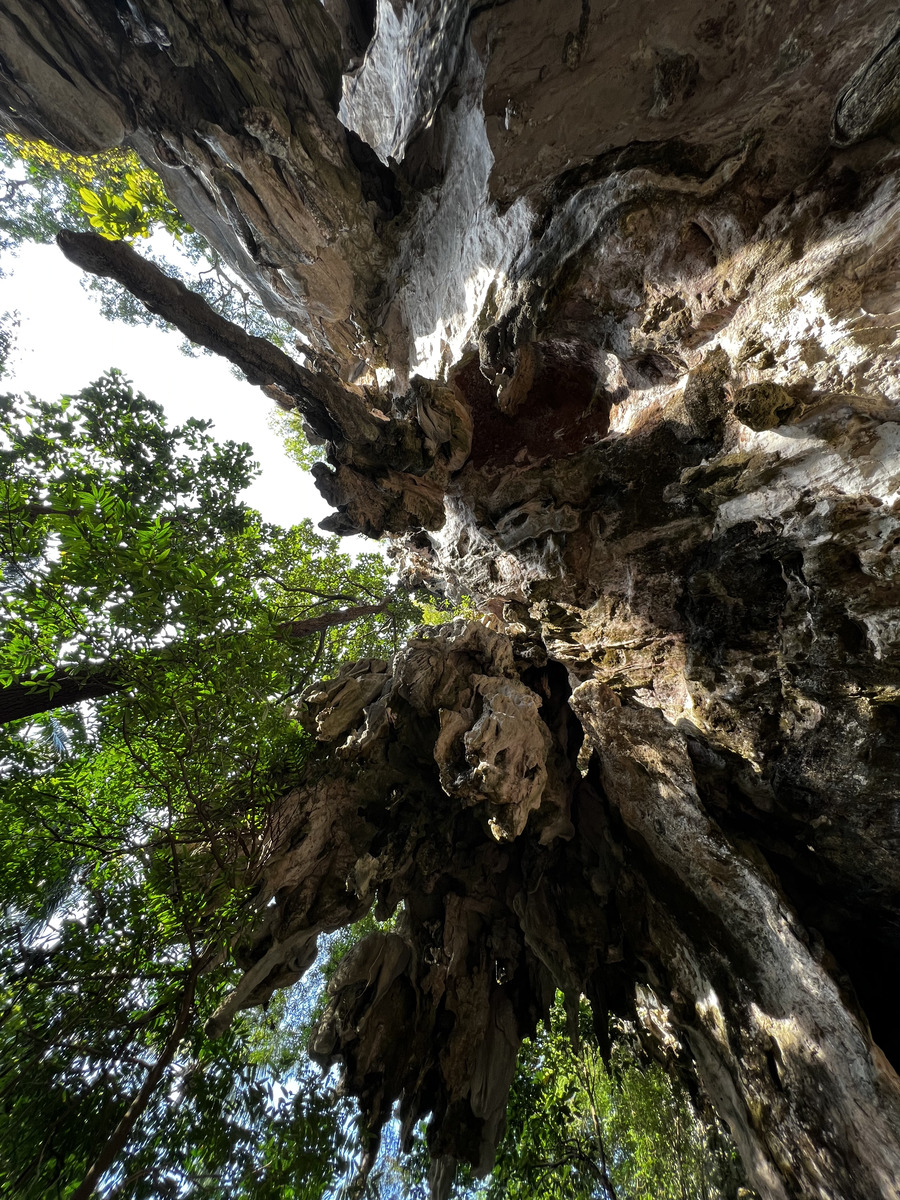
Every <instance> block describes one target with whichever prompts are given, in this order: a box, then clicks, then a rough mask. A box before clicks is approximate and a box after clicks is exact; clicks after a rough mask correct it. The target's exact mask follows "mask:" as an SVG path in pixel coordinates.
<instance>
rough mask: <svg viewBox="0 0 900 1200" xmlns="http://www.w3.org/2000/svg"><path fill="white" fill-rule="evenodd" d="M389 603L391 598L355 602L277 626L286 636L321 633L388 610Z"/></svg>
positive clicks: (298, 636)
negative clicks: (368, 602)
mask: <svg viewBox="0 0 900 1200" xmlns="http://www.w3.org/2000/svg"><path fill="white" fill-rule="evenodd" d="M389 604H390V601H389V600H382V601H380V602H379V603H378V604H354V605H351V607H350V608H342V609H339V610H338V611H337V612H329V613H322V614H321V616H318V617H305V618H304V619H303V620H301V621H282V622H281V624H280V625H278V626H276V628H277V630H278V633H279V634H280V635H281V636H282V637H285V638H300V637H307V636H308V635H309V634H311V633H320V632H321V631H322V630H323V629H333V628H335V627H336V626H338V625H349V624H350V623H351V621H359V620H360V619H361V618H362V617H374V616H377V615H378V613H383V612H387V610H388V606H389Z"/></svg>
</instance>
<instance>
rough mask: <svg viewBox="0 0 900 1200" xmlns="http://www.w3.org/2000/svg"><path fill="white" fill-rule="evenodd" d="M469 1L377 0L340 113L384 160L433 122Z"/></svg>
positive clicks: (398, 158)
mask: <svg viewBox="0 0 900 1200" xmlns="http://www.w3.org/2000/svg"><path fill="white" fill-rule="evenodd" d="M468 11H469V5H468V3H467V2H465V0H463V2H462V3H461V2H460V0H406V2H404V0H400V2H399V3H397V4H394V3H392V0H378V8H377V14H376V18H375V36H374V37H373V38H372V41H371V42H370V43H369V47H368V49H367V51H366V56H365V58H364V60H363V64H362V66H361V67H360V68H359V70H358V71H357V72H355V73H354V74H351V75H345V76H344V89H343V97H342V99H341V107H340V110H339V116H340V118H341V120H342V121H343V123H344V124H345V125H346V126H347V128H348V129H352V130H353V131H354V132H355V133H358V134H359V136H360V137H361V138H362V139H363V141H364V142H368V144H369V145H370V146H371V147H372V149H373V150H374V151H375V153H376V154H377V155H378V156H379V158H381V160H382V161H383V162H385V163H386V162H387V161H388V160H389V159H391V158H392V159H394V160H395V162H402V160H403V157H404V155H405V153H406V148H407V146H408V144H409V142H410V140H411V138H412V137H413V136H414V135H415V134H416V133H418V132H420V131H421V130H422V129H425V128H427V126H428V125H429V124H430V123H431V121H432V119H433V117H434V112H435V109H436V108H437V105H438V103H439V102H440V100H441V98H442V96H443V93H444V91H445V90H446V88H447V87H448V85H449V83H450V81H451V80H452V78H453V74H454V72H455V70H456V65H457V63H458V61H459V55H460V49H461V46H462V33H463V28H464V26H465V21H466V17H467V16H468Z"/></svg>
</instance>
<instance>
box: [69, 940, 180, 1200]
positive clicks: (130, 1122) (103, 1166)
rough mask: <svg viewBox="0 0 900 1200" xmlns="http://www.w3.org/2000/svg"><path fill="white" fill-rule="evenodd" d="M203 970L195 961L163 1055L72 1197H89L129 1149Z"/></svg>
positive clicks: (80, 1199)
mask: <svg viewBox="0 0 900 1200" xmlns="http://www.w3.org/2000/svg"><path fill="white" fill-rule="evenodd" d="M199 970H200V964H199V963H194V965H193V966H192V967H191V969H190V971H189V972H188V977H187V980H186V981H185V985H184V992H183V994H182V998H181V1008H180V1009H179V1012H178V1017H177V1019H176V1021H175V1024H174V1026H173V1027H172V1032H171V1034H170V1035H169V1037H168V1040H167V1041H166V1044H165V1045H164V1046H163V1048H162V1052H161V1053H160V1056H159V1058H157V1060H156V1062H155V1063H154V1064H153V1066H152V1067H151V1068H150V1070H149V1071H148V1072H147V1078H146V1079H145V1080H144V1082H143V1085H142V1087H141V1089H140V1091H139V1092H138V1093H137V1095H136V1096H135V1097H134V1099H133V1100H132V1102H131V1103H130V1104H129V1106H128V1108H127V1109H126V1111H125V1113H124V1114H123V1116H122V1119H121V1120H120V1121H119V1123H118V1125H117V1126H116V1127H115V1129H114V1130H113V1132H112V1133H111V1134H110V1136H109V1138H108V1139H107V1142H106V1145H105V1146H104V1147H103V1149H102V1150H101V1151H100V1153H99V1154H98V1155H97V1157H96V1159H95V1160H94V1163H93V1165H92V1166H91V1168H90V1169H89V1171H88V1173H87V1175H85V1177H84V1180H83V1181H82V1183H81V1184H80V1186H79V1187H77V1188H76V1189H75V1191H74V1192H72V1194H71V1196H70V1197H69V1200H89V1197H90V1196H91V1195H93V1193H94V1189H95V1188H96V1186H97V1184H98V1183H99V1182H100V1179H101V1177H102V1176H103V1174H104V1172H106V1171H107V1170H109V1168H110V1167H111V1166H112V1164H113V1163H114V1162H115V1161H116V1159H117V1158H118V1156H119V1155H120V1154H121V1153H122V1151H123V1150H124V1149H125V1145H126V1143H127V1142H128V1139H129V1138H130V1137H131V1134H132V1131H133V1130H134V1127H135V1125H136V1124H137V1122H138V1120H139V1118H140V1117H141V1115H142V1114H143V1113H144V1111H145V1110H146V1108H147V1105H148V1104H149V1103H150V1099H151V1097H152V1096H153V1093H154V1092H155V1091H156V1088H157V1086H158V1084H159V1081H160V1080H161V1079H162V1077H163V1074H164V1072H165V1070H166V1068H167V1067H168V1066H169V1064H170V1063H171V1061H172V1059H173V1058H174V1057H175V1053H176V1051H177V1050H178V1047H179V1045H180V1044H181V1040H182V1038H183V1037H184V1035H185V1033H186V1032H187V1029H188V1025H189V1024H190V1020H191V1014H192V1012H193V1007H194V991H195V988H196V985H197V975H198V973H199Z"/></svg>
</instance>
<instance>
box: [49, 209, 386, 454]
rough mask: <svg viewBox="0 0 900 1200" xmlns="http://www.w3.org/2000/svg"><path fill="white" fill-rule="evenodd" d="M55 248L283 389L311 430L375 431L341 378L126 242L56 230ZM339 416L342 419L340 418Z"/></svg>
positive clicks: (252, 376)
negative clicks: (222, 309)
mask: <svg viewBox="0 0 900 1200" xmlns="http://www.w3.org/2000/svg"><path fill="white" fill-rule="evenodd" d="M56 241H57V244H58V246H59V248H60V249H61V250H62V252H63V254H65V256H66V258H68V259H69V260H70V261H71V262H73V263H75V265H76V266H79V267H81V269H82V270H83V271H88V272H90V273H91V274H92V275H100V276H104V277H105V278H107V279H114V280H116V282H117V283H120V284H121V285H122V286H123V287H124V288H126V289H127V291H129V292H131V294H132V295H133V296H135V297H136V298H137V299H138V300H140V301H141V303H142V304H143V305H144V306H145V307H146V308H148V309H149V310H150V312H152V313H154V314H156V316H159V317H162V318H163V319H164V320H166V321H168V322H169V323H170V324H171V325H174V326H175V328H176V329H179V330H180V331H181V332H182V333H183V334H184V335H185V337H187V338H190V340H191V341H192V342H196V343H197V345H199V346H204V347H205V348H206V349H207V350H212V351H214V352H215V353H216V354H221V355H222V357H223V358H227V359H228V360H229V362H232V363H234V365H235V366H236V367H239V368H240V369H241V370H242V371H243V372H244V374H245V375H246V376H247V378H248V379H249V380H250V382H251V383H255V384H258V385H259V386H261V387H264V388H265V387H272V385H274V386H275V387H276V388H279V389H281V391H283V392H286V393H287V395H288V396H289V397H290V398H291V399H292V400H293V401H294V403H295V405H296V407H297V408H298V409H299V410H300V411H301V412H302V413H303V415H304V417H305V418H306V420H307V421H308V423H309V425H310V427H311V428H312V430H313V432H314V433H316V434H318V435H319V436H320V437H324V438H328V439H330V440H334V439H335V438H337V437H340V436H341V434H342V433H343V434H347V433H348V432H350V430H348V429H345V428H343V426H344V425H345V424H346V423H347V420H348V419H349V423H350V425H351V426H353V425H357V426H358V427H359V428H360V429H362V428H363V426H364V425H370V426H371V427H372V432H373V435H374V433H375V432H376V427H377V422H375V420H374V418H372V417H369V414H368V412H367V411H366V409H365V406H364V405H363V403H362V401H361V400H360V399H359V397H358V396H356V395H354V394H353V393H351V392H348V391H346V390H345V389H344V388H343V387H342V386H341V385H340V384H339V383H337V382H336V381H335V382H332V381H330V380H329V379H327V378H326V377H324V376H321V375H314V374H313V372H312V371H309V370H307V368H306V367H302V366H300V364H299V363H296V362H294V360H293V359H292V358H289V357H288V355H287V354H285V353H284V352H283V351H282V350H279V349H278V347H277V346H275V345H273V344H272V343H271V342H269V341H266V339H265V338H261V337H255V336H253V335H251V334H249V333H247V332H245V330H243V329H241V327H240V326H239V325H235V324H234V323H233V322H232V321H229V320H226V318H225V317H222V316H220V315H219V314H218V313H217V312H216V311H215V309H213V308H210V306H209V305H208V304H207V303H206V301H205V300H204V299H203V297H202V296H199V295H198V294H197V293H196V292H192V291H191V290H190V288H187V287H185V285H184V284H183V283H181V282H180V281H179V280H177V279H173V278H172V277H171V276H170V275H166V273H165V272H164V271H161V270H160V268H159V267H157V266H156V264H155V263H152V262H150V261H148V260H147V259H145V258H142V257H141V256H140V255H139V254H138V253H136V251H134V250H132V248H131V246H129V245H128V243H127V242H113V241H109V240H108V239H107V238H103V237H100V236H99V234H96V233H75V232H73V231H72V230H69V229H62V230H60V232H59V234H58V235H57V238H56ZM341 418H344V419H343V420H342V419H341Z"/></svg>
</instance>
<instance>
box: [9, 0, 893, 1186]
mask: <svg viewBox="0 0 900 1200" xmlns="http://www.w3.org/2000/svg"><path fill="white" fill-rule="evenodd" d="M897 21H898V18H897V13H896V12H895V11H893V10H887V9H885V7H884V5H883V4H879V3H877V2H875V0H871V2H865V0H859V2H857V3H854V4H852V5H847V4H843V3H838V0H811V2H809V3H803V4H800V3H785V4H782V5H780V6H777V7H776V6H774V5H771V4H766V3H762V2H761V0H754V2H751V3H747V4H743V5H738V4H733V3H730V2H727V0H674V2H673V3H672V4H669V5H666V6H663V5H659V4H650V3H642V4H630V5H622V4H608V5H603V6H595V5H590V4H588V3H584V4H582V3H575V2H574V0H572V3H560V4H556V5H553V6H552V10H550V9H548V8H547V6H546V4H542V3H540V0H510V2H509V3H505V4H502V5H495V6H492V7H482V6H472V7H469V6H468V5H467V4H460V3H452V0H447V2H446V3H442V4H437V3H433V2H431V0H409V2H408V3H393V2H392V3H388V2H387V0H380V2H379V3H378V5H377V9H376V11H375V12H374V15H373V11H372V9H371V7H370V6H369V5H363V4H359V3H356V2H355V0H346V3H337V2H335V3H330V4H327V5H326V6H325V7H324V8H323V7H321V6H320V5H318V4H316V3H314V2H313V0H291V2H288V0H263V2H261V3H256V4H253V5H250V4H244V3H243V2H238V3H234V4H230V5H228V6H221V5H211V4H205V3H201V2H200V0H146V2H144V3H141V4H138V3H136V2H131V0H130V2H129V3H128V4H127V5H119V4H114V3H112V0H95V2H94V3H92V4H90V5H88V6H85V5H83V4H76V3H75V2H74V0H41V2H40V3H34V2H31V0H29V2H28V3H25V2H24V0H0V48H2V49H0V93H2V97H3V104H2V114H3V115H2V119H3V120H4V121H5V122H7V123H9V124H11V125H13V126H15V127H16V128H18V129H20V130H25V131H27V132H32V133H38V134H40V135H41V136H46V137H48V138H50V139H51V140H54V141H56V142H58V143H60V144H65V145H67V146H70V147H73V148H77V149H94V148H99V147H101V146H107V145H111V144H115V143H116V142H118V141H120V140H122V139H123V138H125V139H127V140H129V141H130V142H131V143H132V144H133V145H135V146H136V147H137V148H138V150H139V151H140V152H141V153H142V154H144V155H145V157H146V158H147V159H148V161H150V162H151V163H153V164H154V165H155V166H157V168H158V169H159V170H160V171H161V173H162V174H163V176H164V178H165V180H166V182H167V186H168V187H169V188H170V189H171V192H172V195H173V198H174V199H175V200H176V202H177V203H179V205H180V206H181V207H182V209H183V211H184V212H185V214H186V215H187V216H188V217H189V218H190V220H191V221H192V222H193V223H194V224H196V225H197V226H198V227H199V228H200V229H202V230H203V231H204V232H205V233H206V234H207V236H209V238H210V240H212V241H213V242H214V244H215V245H216V246H217V247H218V248H219V249H220V251H221V252H222V253H223V254H224V255H226V257H228V259H229V261H230V262H232V264H233V265H234V266H235V267H236V268H237V269H238V270H239V271H241V272H242V273H243V274H244V276H245V277H246V278H247V279H248V280H249V281H251V282H252V283H253V285H254V286H255V287H256V288H257V290H258V291H259V293H260V295H261V297H262V299H263V300H264V302H265V303H266V304H268V305H269V307H270V308H271V309H272V311H273V312H275V313H277V314H278V315H283V316H287V317H288V319H289V320H291V321H292V322H293V323H294V325H295V326H296V327H297V329H298V330H299V331H301V332H302V333H303V335H304V337H305V338H306V339H307V345H308V348H309V361H310V365H311V366H315V368H316V369H317V370H318V371H319V372H320V374H321V375H322V377H323V378H325V377H327V378H328V386H327V387H325V386H324V385H323V387H322V389H321V391H322V395H323V397H324V400H323V403H324V404H325V407H326V409H327V408H328V405H329V403H330V401H329V400H328V395H334V396H335V397H338V399H335V400H334V402H333V407H335V408H342V410H343V416H341V415H340V414H338V413H337V412H336V411H335V412H333V413H332V418H333V422H334V427H335V428H334V430H333V431H331V432H330V434H329V436H330V437H331V440H330V442H329V445H328V464H327V465H324V464H323V465H321V466H320V467H319V468H318V477H319V482H320V486H321V487H322V490H323V491H324V493H325V494H326V495H327V496H328V498H329V499H330V500H331V501H332V502H333V504H334V505H335V507H336V509H337V513H336V514H335V516H334V517H333V518H331V521H330V526H331V528H334V529H338V530H340V531H342V532H350V531H353V530H364V531H365V532H368V533H372V534H378V533H382V532H387V533H390V534H392V535H393V538H394V551H395V553H396V554H397V556H398V561H399V563H400V564H401V566H402V567H403V569H404V570H405V571H406V572H407V573H408V575H409V576H410V577H411V578H416V579H420V580H424V581H426V582H430V583H431V584H432V585H433V586H435V587H438V588H440V589H442V590H444V591H446V592H449V593H450V594H454V593H459V592H466V593H468V594H470V595H472V596H474V597H476V599H477V600H478V601H479V602H480V603H481V605H482V606H483V607H484V608H485V610H487V611H490V612H491V613H493V614H494V618H495V623H496V625H497V628H496V629H491V628H487V627H485V626H481V625H478V624H476V625H469V626H461V625H457V626H454V627H452V628H451V629H449V630H447V629H445V630H444V631H443V632H440V633H433V634H431V635H429V636H428V637H425V638H423V639H420V640H417V641H413V642H412V643H411V644H410V646H409V647H408V648H407V649H406V650H404V651H403V652H402V653H401V654H400V656H399V657H398V659H397V661H396V662H395V663H394V664H393V666H392V667H391V668H388V666H387V665H386V664H381V663H368V664H361V665H358V666H356V667H354V668H353V669H352V670H348V672H347V673H346V674H345V675H343V676H342V677H341V678H340V679H338V680H337V681H332V682H331V683H329V684H327V685H323V686H322V688H321V690H319V691H317V692H315V693H311V694H310V695H309V697H308V705H309V713H308V719H309V721H310V722H311V728H315V730H316V731H317V735H318V736H319V737H320V738H321V739H322V746H323V754H322V757H321V759H320V760H317V762H316V764H315V766H314V767H313V768H311V772H310V775H309V777H308V779H306V780H305V782H304V784H303V786H302V787H301V788H300V789H299V790H298V791H297V793H295V794H294V795H292V796H290V797H288V798H286V799H285V801H284V802H283V805H282V807H281V809H280V810H279V812H278V814H276V816H275V818H274V824H273V830H274V832H273V840H272V848H271V855H270V859H269V862H268V864H267V865H266V866H265V868H264V871H263V874H262V876H261V878H260V891H259V894H258V897H257V902H258V903H259V904H260V905H261V906H262V907H260V908H259V910H258V915H257V916H256V917H255V918H254V919H253V920H249V921H248V926H247V930H246V931H245V937H244V939H243V943H242V948H241V951H240V953H241V955H242V961H243V962H244V964H245V966H246V969H247V975H246V977H245V980H244V983H243V984H242V986H241V988H240V989H239V990H238V992H237V993H236V995H235V997H234V999H233V1001H232V1005H231V1007H232V1008H234V1007H237V1006H238V1005H240V1004H246V1003H254V1002H256V1001H259V1000H262V999H264V998H265V997H266V996H267V995H268V994H269V993H270V992H271V990H272V989H273V988H274V987H278V986H283V985H285V984H286V983H288V982H290V981H292V980H294V979H296V978H298V977H299V975H300V973H302V971H303V970H304V969H305V968H306V966H307V965H308V964H309V962H310V961H311V958H312V955H313V954H314V943H315V937H316V935H317V933H318V932H321V931H323V930H327V929H333V928H336V927H337V926H339V925H341V924H343V923H346V922H347V921H350V920H353V919H354V918H355V917H356V916H358V915H359V914H361V913H362V912H363V911H365V910H366V909H367V908H368V907H369V906H370V905H371V904H372V903H373V901H376V902H377V905H378V910H379V912H381V913H383V914H386V913H388V912H390V911H393V910H394V908H395V907H396V905H397V904H398V903H399V902H400V901H401V900H402V901H403V904H404V915H403V917H402V920H401V923H400V925H399V926H398V927H397V930H396V932H395V933H393V934H391V935H390V936H388V937H384V938H374V939H372V940H370V941H368V942H366V943H364V945H363V946H362V947H361V948H360V950H359V952H358V953H357V954H356V955H355V956H353V957H352V958H351V959H350V960H348V962H347V965H346V967H345V969H344V970H343V973H342V975H341V976H340V978H339V979H338V980H337V981H336V987H335V992H334V996H333V999H332V1004H331V1008H330V1009H329V1013H328V1015H327V1018H326V1021H325V1023H324V1025H323V1028H322V1030H321V1031H320V1033H319V1035H318V1038H317V1042H316V1052H317V1053H318V1054H319V1055H320V1057H321V1058H322V1059H323V1061H331V1060H333V1059H336V1058H340V1059H341V1060H342V1061H343V1063H344V1066H345V1070H346V1076H347V1084H348V1087H349V1088H350V1089H351V1090H353V1091H355V1092H356V1093H357V1094H358V1095H360V1097H361V1101H362V1103H363V1106H364V1109H365V1110H366V1112H367V1114H368V1116H369V1118H370V1121H371V1122H372V1126H373V1128H375V1127H377V1126H378V1124H379V1122H381V1121H383V1120H384V1118H385V1117H386V1115H387V1114H388V1112H389V1111H390V1108H391V1105H392V1104H393V1102H394V1100H395V1099H398V1098H399V1100H400V1106H401V1111H402V1114H403V1117H404V1119H405V1120H406V1121H407V1122H411V1121H414V1120H415V1119H416V1118H417V1117H418V1116H419V1115H421V1114H424V1113H427V1112H432V1113H433V1114H434V1120H433V1124H432V1133H431V1135H430V1136H431V1140H432V1149H433V1153H434V1155H435V1159H436V1162H437V1164H438V1166H437V1167H436V1175H435V1180H436V1187H437V1189H438V1190H439V1191H440V1188H441V1187H442V1186H443V1182H442V1181H446V1170H445V1167H442V1166H441V1164H442V1163H444V1164H445V1165H446V1161H449V1159H451V1158H453V1157H465V1158H467V1159H469V1160H470V1161H472V1162H473V1163H475V1164H476V1165H477V1166H478V1167H479V1169H486V1167H487V1166H488V1165H489V1163H490V1159H491V1153H492V1146H493V1143H494V1141H495V1138H496V1135H497V1131H498V1129H499V1122H500V1121H501V1119H502V1116H501V1114H502V1108H503V1102H504V1095H505V1088H506V1084H507V1082H508V1079H509V1076H510V1072H511V1071H512V1064H513V1061H514V1055H515V1048H516V1046H517V1044H518V1041H519V1039H520V1038H521V1037H522V1036H523V1035H524V1034H525V1033H526V1032H527V1031H528V1030H529V1029H530V1028H532V1026H533V1023H534V1021H535V1020H536V1019H537V1017H538V1015H539V1014H540V1012H541V1011H542V1010H543V1006H544V1004H545V1003H546V999H547V997H548V995H549V994H550V991H551V990H552V988H553V987H555V986H560V987H562V988H563V989H564V990H565V991H566V992H567V994H568V995H570V996H575V995H577V994H579V993H580V992H583V993H585V994H586V995H588V996H589V998H590V999H591V1001H592V1003H593V1004H594V1006H595V1010H596V1012H597V1013H598V1020H599V1021H600V1023H601V1024H602V1021H603V1014H604V1013H605V1012H606V1011H607V1010H608V1009H610V1008H611V1009H614V1010H616V1011H629V1010H632V1009H633V1007H634V1002H635V1001H634V997H635V985H636V984H638V985H640V986H641V987H642V988H647V987H649V988H652V989H653V991H654V993H655V994H656V995H657V996H658V997H659V999H660V1001H661V1002H663V1003H664V1004H665V1005H666V1006H667V1007H668V1008H669V1010H670V1013H671V1020H672V1023H673V1027H674V1029H675V1031H676V1033H677V1035H678V1037H679V1038H680V1039H681V1041H682V1043H683V1044H684V1046H685V1047H686V1050H687V1052H688V1053H689V1054H690V1055H691V1056H692V1058H693V1060H694V1061H695V1063H696V1066H697V1070H698V1072H699V1074H700V1077H701V1078H702V1080H703V1082H704V1084H705V1086H706V1088H707V1090H708V1091H709V1093H710V1095H711V1096H712V1097H713V1099H714V1100H715V1102H716V1104H717V1106H718V1107H719V1110H720V1111H721V1113H722V1114H723V1116H725V1117H726V1118H727V1120H728V1121H729V1123H730V1125H731V1127H732V1130H733V1132H734V1134H735V1137H736V1139H737V1140H738V1143H739V1144H740V1146H741V1148H742V1152H743V1155H744V1158H745V1161H746V1164H747V1166H748V1169H749V1170H750V1172H751V1173H752V1176H753V1179H754V1183H755V1186H756V1187H757V1189H758V1191H759V1192H760V1194H761V1195H762V1196H764V1197H773V1198H776V1197H777V1198H781V1197H796V1198H800V1197H804V1198H805V1197H817V1198H822V1200H825V1198H830V1200H855V1198H859V1200H872V1198H873V1197H895V1198H896V1197H897V1196H898V1195H900V1191H898V1184H897V1182H896V1181H897V1180H898V1179H900V1116H898V1114H900V1101H898V1082H897V1076H896V1074H895V1069H896V1068H897V1066H900V1038H898V1033H897V1027H896V1019H895V1013H894V1010H895V997H896V995H897V991H898V985H900V977H898V976H900V973H898V969H897V963H898V961H900V958H898V952H900V865H898V864H900V853H898V850H900V833H898V831H900V807H898V799H900V797H898V785H900V744H898V735H900V675H898V667H900V590H898V581H900V567H898V557H897V547H898V546H900V416H898V414H900V375H898V369H897V334H898V328H900V174H898V167H900V151H898V147H897V143H896V136H897V133H898V131H900V86H898V83H897V80H898V78H900V76H898V69H900V35H898V32H897V30H898V25H897ZM342 70H343V71H344V72H345V74H344V75H343V80H342V78H341V71H342ZM344 395H346V396H347V400H346V402H345V401H344V400H343V396H344ZM348 414H353V416H352V420H351V417H350V416H349V415H348ZM270 899H274V900H275V904H274V905H272V906H270V907H266V905H267V904H268V901H269V900H270ZM254 921H255V923H254ZM228 1015H229V1014H228V1011H225V1012H223V1013H222V1014H221V1018H220V1019H221V1021H225V1020H227V1019H228Z"/></svg>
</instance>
